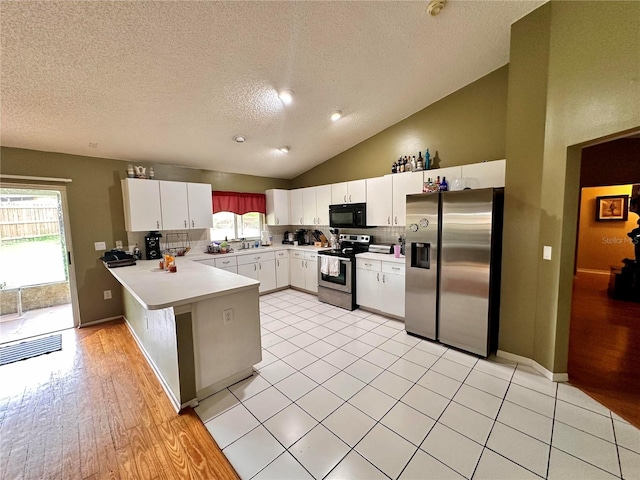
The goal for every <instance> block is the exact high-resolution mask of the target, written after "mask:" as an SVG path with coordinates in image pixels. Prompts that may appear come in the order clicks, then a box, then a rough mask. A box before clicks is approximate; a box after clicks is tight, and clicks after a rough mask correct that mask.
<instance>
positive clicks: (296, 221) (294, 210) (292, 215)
mask: <svg viewBox="0 0 640 480" xmlns="http://www.w3.org/2000/svg"><path fill="white" fill-rule="evenodd" d="M303 190H304V189H302V188H298V189H297V190H291V191H290V192H289V200H290V204H289V205H290V208H289V223H290V224H291V225H304V224H305V223H304V210H303V208H302V191H303Z"/></svg>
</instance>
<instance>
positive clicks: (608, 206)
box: [596, 195, 629, 222]
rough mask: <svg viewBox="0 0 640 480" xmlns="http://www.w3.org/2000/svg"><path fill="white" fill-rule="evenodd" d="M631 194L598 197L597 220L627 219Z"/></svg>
mask: <svg viewBox="0 0 640 480" xmlns="http://www.w3.org/2000/svg"><path fill="white" fill-rule="evenodd" d="M628 208H629V195H607V196H605V197H596V221H598V222H609V221H623V222H626V221H627V215H628V214H629V210H628Z"/></svg>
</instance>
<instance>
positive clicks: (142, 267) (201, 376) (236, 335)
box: [109, 257, 262, 410]
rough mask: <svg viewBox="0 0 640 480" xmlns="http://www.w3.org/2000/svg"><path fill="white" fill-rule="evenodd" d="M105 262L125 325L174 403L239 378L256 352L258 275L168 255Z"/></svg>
mask: <svg viewBox="0 0 640 480" xmlns="http://www.w3.org/2000/svg"><path fill="white" fill-rule="evenodd" d="M176 267H177V272H175V273H169V272H167V271H164V270H161V269H160V268H159V267H158V262H157V261H155V260H154V261H151V260H149V261H138V262H137V264H136V265H132V266H128V267H120V268H111V269H109V271H110V272H111V273H112V274H113V276H114V277H115V278H116V279H117V280H118V281H119V282H120V283H121V284H122V286H123V287H124V288H123V303H124V315H125V320H126V322H127V325H128V326H129V329H130V330H131V332H132V334H133V336H134V338H135V339H136V341H137V342H138V345H139V346H140V347H141V349H142V351H143V353H144V354H145V356H146V358H147V360H148V361H149V363H150V364H151V366H152V368H153V370H154V371H155V373H156V375H157V376H158V377H159V379H160V381H161V383H162V385H163V387H164V389H165V391H166V392H167V394H168V396H169V398H170V400H171V402H172V403H173V405H174V407H175V408H176V410H181V409H182V408H184V407H186V406H194V405H196V404H197V401H198V400H201V399H203V398H206V397H207V396H209V395H211V394H213V393H215V392H217V391H219V390H221V389H223V388H225V387H227V386H229V385H231V384H233V383H235V382H237V381H239V380H242V379H243V378H246V377H248V376H250V375H251V373H252V366H253V365H255V364H256V363H259V362H260V361H261V359H262V353H261V343H260V307H259V294H258V286H259V282H258V281H256V280H253V279H250V278H246V277H242V276H240V275H236V274H234V273H231V272H227V271H224V270H221V269H217V268H211V267H209V266H206V265H203V264H200V263H199V262H194V261H191V260H188V259H186V258H185V257H177V258H176Z"/></svg>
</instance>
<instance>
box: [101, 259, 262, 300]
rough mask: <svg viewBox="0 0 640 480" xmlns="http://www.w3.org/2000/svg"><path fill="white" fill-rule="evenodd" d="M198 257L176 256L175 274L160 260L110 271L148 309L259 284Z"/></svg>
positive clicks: (204, 297) (139, 262)
mask: <svg viewBox="0 0 640 480" xmlns="http://www.w3.org/2000/svg"><path fill="white" fill-rule="evenodd" d="M247 251H249V250H247ZM203 255H206V258H211V257H212V256H213V255H207V254H203ZM195 259H196V258H195V256H185V257H176V267H177V272H175V273H170V272H167V271H164V270H160V268H158V260H138V262H137V263H136V265H131V266H128V267H118V268H109V269H108V270H109V271H110V272H111V274H112V275H113V276H114V277H115V278H116V279H117V280H118V281H119V282H120V283H121V284H122V285H123V286H124V287H125V288H126V289H127V290H128V291H129V292H130V293H131V294H132V295H133V296H134V297H135V298H136V299H137V300H138V301H139V302H140V303H141V304H142V305H143V306H144V307H145V308H146V309H148V310H159V309H162V308H167V307H175V306H178V305H186V304H189V303H194V302H198V301H200V300H205V299H207V298H212V297H216V296H219V295H226V294H229V293H233V292H237V291H241V290H246V289H250V288H256V287H257V286H258V285H260V282H259V281H258V280H253V279H251V278H247V277H243V276H241V275H236V274H235V273H231V272H227V271H225V270H221V269H218V268H211V267H209V266H207V265H203V264H201V263H198V262H194V261H193V260H195ZM105 268H106V267H105ZM256 293H257V288H256Z"/></svg>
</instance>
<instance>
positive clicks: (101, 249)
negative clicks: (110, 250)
mask: <svg viewBox="0 0 640 480" xmlns="http://www.w3.org/2000/svg"><path fill="white" fill-rule="evenodd" d="M93 248H95V249H96V252H104V251H105V250H106V249H107V244H106V243H105V242H95V243H94V244H93Z"/></svg>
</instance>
